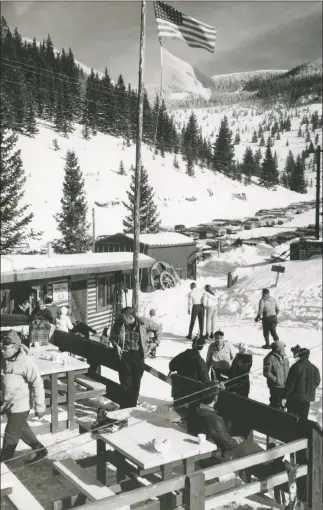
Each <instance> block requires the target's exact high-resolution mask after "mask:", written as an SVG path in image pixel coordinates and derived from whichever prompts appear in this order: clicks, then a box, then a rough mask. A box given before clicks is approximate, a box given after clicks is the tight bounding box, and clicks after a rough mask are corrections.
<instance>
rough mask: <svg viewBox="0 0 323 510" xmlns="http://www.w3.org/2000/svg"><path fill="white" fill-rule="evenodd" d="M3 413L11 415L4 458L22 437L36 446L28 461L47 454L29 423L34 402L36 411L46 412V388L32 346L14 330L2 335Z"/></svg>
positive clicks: (0, 345) (6, 432)
mask: <svg viewBox="0 0 323 510" xmlns="http://www.w3.org/2000/svg"><path fill="white" fill-rule="evenodd" d="M0 349H1V414H6V415H7V420H8V421H7V426H6V429H5V432H4V437H3V444H2V451H1V462H5V461H7V460H9V459H11V458H12V457H13V455H14V452H15V450H16V448H17V445H18V442H19V440H20V439H21V440H22V441H23V442H24V443H26V444H27V445H28V446H30V447H31V449H32V450H34V452H35V453H34V455H33V456H32V458H31V459H30V460H29V461H28V462H34V461H36V460H39V459H42V458H43V457H45V456H46V455H47V453H48V452H47V450H46V448H45V446H44V445H43V444H42V443H40V442H39V441H38V439H37V438H36V436H35V434H34V433H33V431H32V430H31V428H30V427H29V425H28V423H27V418H28V415H29V412H30V408H31V402H34V404H35V414H36V416H37V417H38V418H42V417H43V415H44V414H45V392H44V386H43V381H42V378H41V376H40V374H39V372H38V370H37V367H36V366H35V364H34V362H33V358H32V356H29V355H28V352H29V349H28V348H27V347H26V346H24V345H22V343H21V339H20V337H19V335H18V334H17V333H16V331H14V330H10V331H8V332H5V334H4V335H2V338H1V343H0Z"/></svg>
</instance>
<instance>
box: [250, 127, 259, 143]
mask: <svg viewBox="0 0 323 510" xmlns="http://www.w3.org/2000/svg"><path fill="white" fill-rule="evenodd" d="M257 142H258V137H257V133H256V131H255V130H254V132H253V135H252V139H251V143H257Z"/></svg>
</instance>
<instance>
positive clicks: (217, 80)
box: [212, 69, 287, 92]
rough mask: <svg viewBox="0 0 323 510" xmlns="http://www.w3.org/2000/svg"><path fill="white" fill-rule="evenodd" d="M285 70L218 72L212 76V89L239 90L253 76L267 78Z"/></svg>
mask: <svg viewBox="0 0 323 510" xmlns="http://www.w3.org/2000/svg"><path fill="white" fill-rule="evenodd" d="M286 72H287V71H286V70H282V69H264V70H259V71H246V72H242V73H230V74H218V75H215V76H212V80H213V89H214V90H218V91H225V92H236V91H237V90H241V89H242V87H243V86H244V84H245V83H247V82H248V81H249V80H251V79H253V78H263V79H267V78H272V77H273V76H277V75H279V74H283V73H286Z"/></svg>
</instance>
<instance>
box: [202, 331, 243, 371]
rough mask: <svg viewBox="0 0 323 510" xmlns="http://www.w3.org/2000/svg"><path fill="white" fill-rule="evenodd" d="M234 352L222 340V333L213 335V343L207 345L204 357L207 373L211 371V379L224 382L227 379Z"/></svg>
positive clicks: (228, 344)
mask: <svg viewBox="0 0 323 510" xmlns="http://www.w3.org/2000/svg"><path fill="white" fill-rule="evenodd" d="M235 354H236V351H235V350H234V348H233V346H232V345H231V344H230V343H229V342H227V341H226V340H225V339H224V333H223V332H222V331H216V332H215V333H214V342H212V343H211V344H210V345H209V349H208V352H207V355H206V365H207V368H208V371H210V369H211V371H212V372H211V373H212V379H214V380H215V381H225V380H227V379H228V376H229V371H230V367H231V364H232V361H233V359H234V357H235Z"/></svg>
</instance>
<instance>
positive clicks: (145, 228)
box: [123, 166, 160, 234]
mask: <svg viewBox="0 0 323 510" xmlns="http://www.w3.org/2000/svg"><path fill="white" fill-rule="evenodd" d="M127 195H128V202H127V203H126V202H123V205H124V207H125V208H126V209H127V210H128V211H129V214H128V216H126V217H125V219H124V220H123V226H124V232H129V233H133V231H134V203H135V172H134V168H133V167H132V177H131V184H130V190H129V191H127ZM159 226H160V219H159V214H158V212H157V207H156V205H155V203H154V191H153V188H152V186H150V185H149V182H148V174H147V171H146V169H145V168H144V167H143V166H142V167H141V179H140V232H141V233H142V234H151V233H155V232H158V231H159Z"/></svg>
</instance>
